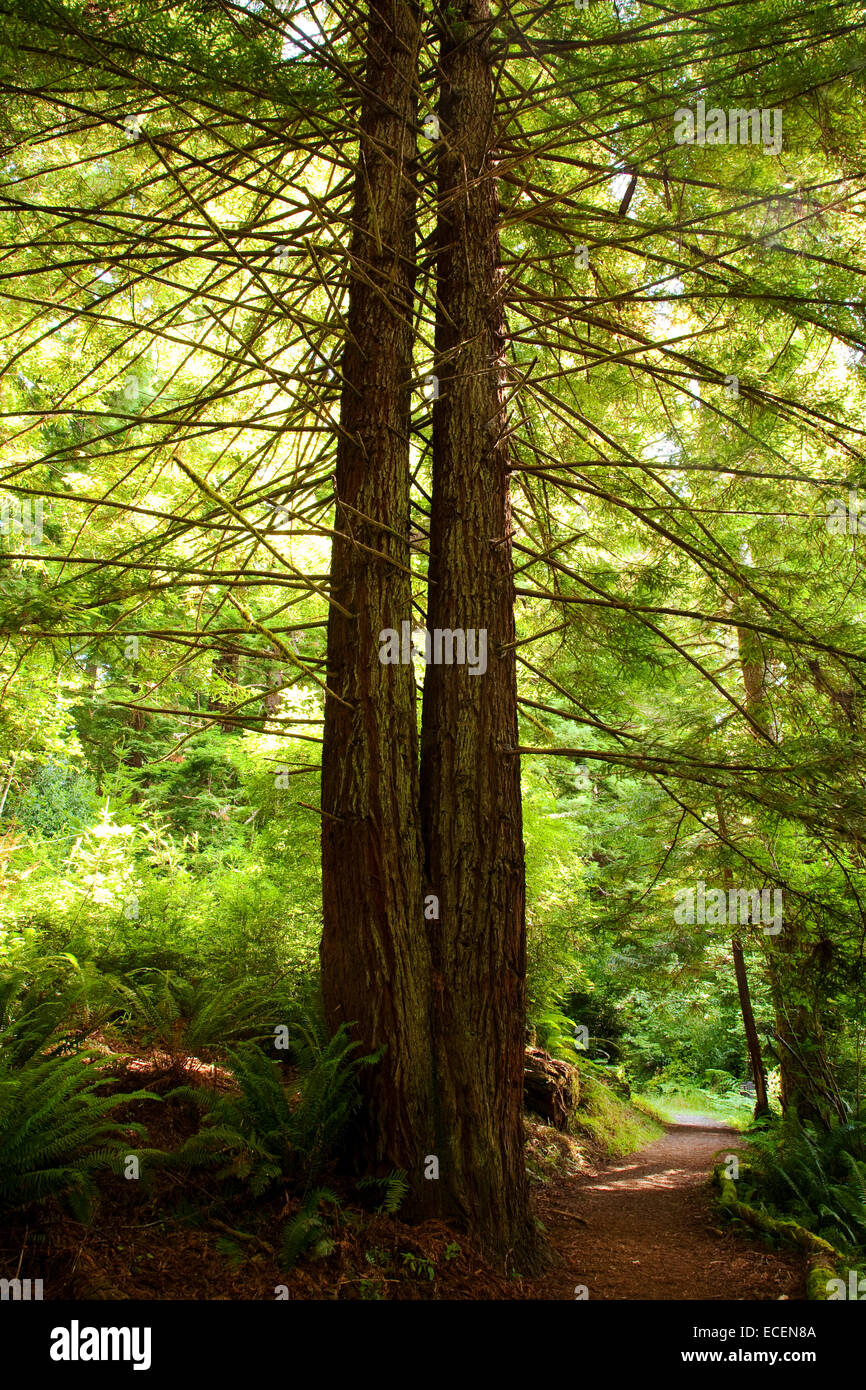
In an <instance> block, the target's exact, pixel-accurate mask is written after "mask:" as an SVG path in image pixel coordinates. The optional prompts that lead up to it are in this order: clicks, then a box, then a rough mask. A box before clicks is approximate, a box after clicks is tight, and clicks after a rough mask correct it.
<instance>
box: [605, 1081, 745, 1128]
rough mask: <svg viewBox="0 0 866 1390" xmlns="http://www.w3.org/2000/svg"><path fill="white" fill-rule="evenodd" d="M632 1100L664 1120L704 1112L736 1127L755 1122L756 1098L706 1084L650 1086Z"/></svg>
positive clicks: (692, 1117)
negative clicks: (731, 1092) (666, 1087)
mask: <svg viewBox="0 0 866 1390" xmlns="http://www.w3.org/2000/svg"><path fill="white" fill-rule="evenodd" d="M632 1104H633V1105H634V1106H635V1107H636V1108H637V1109H638V1110H640V1111H641V1113H642V1114H644V1115H647V1116H649V1117H651V1118H652V1119H655V1120H657V1121H661V1123H662V1124H676V1123H677V1120H678V1119H679V1117H681V1116H683V1115H686V1114H687V1115H688V1116H689V1118H690V1119H692V1120H693V1119H694V1117H695V1116H698V1115H701V1116H704V1117H705V1118H706V1119H709V1120H719V1121H721V1122H723V1123H724V1124H727V1125H730V1126H731V1127H732V1128H733V1129H741V1130H742V1129H747V1128H748V1126H749V1125H750V1124H751V1122H752V1115H753V1110H754V1101H752V1100H750V1099H749V1098H748V1097H746V1096H736V1095H730V1094H728V1095H725V1094H719V1093H718V1092H715V1091H711V1090H709V1089H708V1088H707V1087H705V1086H688V1085H683V1086H680V1087H677V1088H676V1089H675V1090H667V1089H665V1090H663V1091H657V1090H648V1091H645V1092H643V1093H641V1094H640V1095H637V1094H633V1095H632Z"/></svg>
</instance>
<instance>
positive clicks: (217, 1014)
mask: <svg viewBox="0 0 866 1390" xmlns="http://www.w3.org/2000/svg"><path fill="white" fill-rule="evenodd" d="M114 989H115V992H116V995H117V999H118V1001H119V1002H120V1003H122V1005H123V1015H122V1017H121V1018H120V1019H119V1020H117V1022H118V1025H119V1026H120V1027H121V1028H123V1029H129V1030H131V1031H132V1032H133V1033H134V1034H135V1035H136V1036H137V1037H139V1038H140V1039H141V1040H142V1041H143V1042H144V1043H145V1044H146V1045H155V1046H158V1047H161V1048H164V1049H165V1050H166V1051H168V1052H171V1053H192V1054H193V1055H198V1054H200V1053H201V1052H202V1051H203V1050H204V1049H205V1048H211V1047H214V1046H217V1045H219V1044H224V1043H227V1042H231V1041H233V1040H234V1039H236V1038H238V1037H241V1036H243V1035H244V1034H250V1033H253V1034H258V1035H260V1036H264V1035H265V1033H266V1031H267V1030H266V1029H264V1030H263V1020H265V1019H266V1018H267V1017H268V1014H269V1013H272V1012H273V1010H274V1009H275V1008H278V1007H279V1000H278V999H276V998H275V995H274V990H273V987H272V986H270V985H269V984H268V982H267V981H264V980H255V979H244V980H236V981H233V982H226V981H222V982H219V981H217V980H215V979H214V978H213V977H206V978H205V979H204V980H199V981H193V980H190V979H188V978H186V977H185V976H183V975H180V974H178V973H177V972H175V971H173V970H153V969H150V968H143V969H141V970H138V971H133V972H132V973H131V974H130V975H128V976H127V977H126V980H125V981H124V980H117V981H115V983H114Z"/></svg>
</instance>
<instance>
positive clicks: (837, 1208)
mask: <svg viewBox="0 0 866 1390" xmlns="http://www.w3.org/2000/svg"><path fill="white" fill-rule="evenodd" d="M737 1186H738V1196H739V1198H740V1200H742V1201H745V1202H747V1203H749V1204H751V1205H752V1206H757V1207H759V1208H764V1209H765V1210H769V1211H770V1212H771V1213H775V1214H779V1215H782V1216H785V1217H790V1218H792V1219H793V1220H795V1221H797V1222H798V1223H799V1224H800V1225H802V1226H805V1227H806V1228H807V1230H810V1231H812V1232H813V1233H814V1234H815V1235H817V1236H820V1237H821V1238H822V1239H823V1240H826V1241H828V1242H829V1243H830V1244H831V1245H834V1246H836V1247H837V1248H839V1249H843V1250H846V1251H847V1252H848V1253H850V1254H859V1255H860V1256H862V1255H863V1254H864V1253H866V1123H864V1122H863V1121H857V1122H851V1123H850V1124H845V1125H837V1126H836V1127H835V1128H833V1129H831V1130H830V1131H829V1133H823V1132H818V1131H816V1130H814V1129H812V1128H810V1127H809V1126H807V1125H803V1124H801V1123H800V1121H799V1120H798V1119H797V1117H796V1115H795V1114H793V1113H789V1114H788V1115H785V1116H783V1117H782V1118H781V1119H779V1120H777V1121H776V1123H775V1124H774V1125H772V1126H771V1127H770V1128H769V1129H768V1130H767V1131H766V1132H764V1133H757V1132H756V1133H753V1134H750V1135H749V1147H748V1151H747V1154H746V1162H745V1164H744V1165H743V1166H742V1167H741V1178H740V1182H739V1183H738V1185H737Z"/></svg>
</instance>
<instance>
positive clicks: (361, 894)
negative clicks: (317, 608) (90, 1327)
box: [321, 0, 435, 1205]
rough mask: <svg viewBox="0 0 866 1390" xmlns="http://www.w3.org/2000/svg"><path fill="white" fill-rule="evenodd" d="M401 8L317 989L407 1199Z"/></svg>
mask: <svg viewBox="0 0 866 1390" xmlns="http://www.w3.org/2000/svg"><path fill="white" fill-rule="evenodd" d="M419 42H420V28H419V14H418V9H417V7H416V6H415V5H414V4H407V3H403V0H374V3H373V4H372V5H371V7H370V14H369V27H368V35H367V61H366V73H365V79H364V90H365V95H364V98H363V105H362V113H361V135H360V147H359V152H358V167H357V174H356V181H355V194H354V233H353V236H352V240H351V246H350V265H351V272H350V273H351V282H350V296H349V309H348V316H347V326H346V343H345V350H344V354H343V359H342V376H343V382H342V396H341V409H340V437H339V443H338V453H337V464H336V520H335V527H336V530H337V535H336V536H335V539H334V544H333V554H332V561H331V609H330V618H329V625H328V695H327V698H326V705H325V728H324V748H323V758H322V815H323V822H322V870H323V913H324V931H323V936H322V944H321V962H322V988H323V994H324V1002H325V1009H326V1014H327V1018H328V1022H329V1024H330V1026H331V1027H332V1028H336V1027H337V1026H339V1025H340V1024H341V1023H348V1024H353V1025H355V1027H354V1028H353V1036H354V1037H355V1038H356V1039H357V1041H358V1042H359V1043H360V1044H361V1046H362V1047H363V1048H364V1049H365V1050H368V1049H370V1048H379V1047H384V1048H385V1049H386V1051H385V1053H384V1056H383V1058H382V1061H381V1062H380V1064H379V1065H378V1066H377V1067H376V1068H375V1069H364V1070H365V1084H366V1086H367V1094H366V1096H365V1100H366V1104H365V1107H364V1114H363V1121H362V1123H361V1125H360V1126H359V1129H358V1130H357V1132H356V1134H355V1142H356V1150H357V1155H358V1158H359V1160H360V1161H362V1162H363V1163H364V1164H365V1166H366V1167H367V1168H368V1169H369V1168H370V1167H371V1166H376V1165H377V1164H379V1165H382V1166H383V1167H386V1168H387V1167H394V1166H396V1167H400V1168H404V1169H405V1170H406V1172H407V1174H408V1175H409V1178H410V1182H411V1185H412V1187H413V1191H414V1196H415V1202H416V1205H417V1204H419V1203H423V1200H424V1197H425V1196H426V1197H427V1199H428V1201H429V1200H432V1199H433V1197H434V1196H435V1184H434V1183H432V1182H428V1181H425V1179H424V1178H423V1165H424V1159H425V1156H426V1155H427V1154H428V1153H435V1145H434V1143H433V1133H434V1124H433V1116H434V1097H433V1075H432V1046H431V1038H430V990H431V976H430V956H429V949H428V945H427V940H426V934H425V928H424V917H423V901H422V878H421V849H420V831H419V817H418V748H417V729H416V704H415V684H414V673H413V669H412V667H411V665H383V664H381V663H380V661H379V633H380V632H381V631H382V630H383V629H385V628H395V627H396V628H399V626H400V622H401V621H402V620H404V619H407V618H409V617H410V615H411V602H412V593H411V574H410V568H409V566H410V552H409V487H410V467H409V429H410V393H411V376H412V341H413V333H412V323H411V317H412V298H413V290H414V279H415V185H414V179H415V171H414V164H413V160H414V157H415V147H416V138H415V133H414V132H415V127H416V120H417V118H416V104H417V95H416V94H417V79H416V71H417V55H418V50H419Z"/></svg>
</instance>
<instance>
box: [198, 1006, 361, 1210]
mask: <svg viewBox="0 0 866 1390" xmlns="http://www.w3.org/2000/svg"><path fill="white" fill-rule="evenodd" d="M356 1048H357V1043H353V1042H352V1041H351V1040H350V1039H349V1037H348V1029H347V1027H346V1026H345V1025H343V1026H342V1027H341V1028H340V1029H339V1030H338V1031H337V1032H336V1033H335V1034H334V1036H333V1037H332V1038H331V1039H330V1040H329V1041H327V1042H322V1041H321V1040H320V1039H319V1038H317V1037H316V1035H315V1033H314V1032H313V1031H312V1030H310V1031H306V1030H305V1031H304V1033H303V1035H302V1038H301V1040H300V1042H299V1043H298V1044H297V1045H296V1052H297V1055H298V1060H299V1066H300V1071H301V1075H300V1079H299V1081H298V1083H297V1085H296V1087H295V1088H294V1090H293V1091H289V1090H288V1089H287V1088H286V1087H285V1085H284V1084H283V1077H282V1071H281V1068H280V1065H279V1063H278V1062H275V1061H272V1060H271V1059H270V1058H268V1057H266V1056H265V1055H264V1053H262V1051H261V1050H260V1049H259V1048H258V1047H257V1046H256V1045H255V1043H252V1042H247V1043H241V1044H239V1046H238V1047H237V1048H235V1049H234V1050H230V1051H229V1061H230V1065H231V1069H232V1071H233V1073H234V1078H235V1081H236V1082H237V1085H238V1091H239V1093H238V1094H237V1095H215V1094H214V1093H212V1092H211V1093H207V1092H201V1091H196V1089H195V1088H193V1087H178V1088H177V1089H176V1090H174V1091H172V1093H171V1094H172V1096H173V1097H178V1098H179V1097H183V1098H184V1099H188V1100H193V1101H195V1102H196V1103H197V1104H198V1105H199V1106H200V1107H201V1108H202V1109H203V1110H204V1112H205V1113H204V1121H203V1125H202V1128H201V1129H200V1130H199V1132H198V1134H196V1135H193V1136H192V1137H191V1138H190V1139H188V1140H187V1142H186V1144H184V1146H183V1148H182V1149H181V1150H180V1151H179V1155H178V1158H179V1160H180V1161H182V1162H189V1163H203V1164H208V1163H215V1162H220V1161H222V1160H224V1159H225V1158H226V1157H229V1160H230V1161H229V1163H228V1165H227V1166H225V1167H224V1168H223V1170H222V1172H223V1175H224V1176H231V1177H235V1178H238V1179H240V1180H242V1181H245V1182H249V1184H250V1186H251V1188H252V1191H253V1192H254V1193H255V1194H257V1195H258V1194H259V1193H261V1192H263V1191H265V1189H266V1188H267V1187H269V1186H270V1185H271V1183H273V1182H275V1181H277V1180H279V1179H284V1178H288V1177H299V1176H302V1175H304V1176H306V1178H307V1180H310V1179H311V1178H313V1177H314V1176H315V1174H316V1173H317V1172H318V1171H319V1170H320V1168H321V1166H322V1164H323V1162H324V1161H325V1159H326V1158H327V1156H328V1154H329V1153H331V1152H332V1151H333V1149H334V1148H335V1146H336V1144H337V1143H338V1141H339V1139H340V1137H341V1135H342V1134H343V1132H344V1130H345V1127H346V1125H347V1124H348V1122H349V1120H350V1119H351V1118H352V1116H353V1115H354V1114H355V1112H356V1110H357V1109H358V1106H359V1104H360V1094H359V1091H358V1086H357V1072H358V1069H359V1067H361V1066H365V1065H370V1064H371V1063H373V1062H375V1061H376V1060H377V1059H378V1057H379V1055H380V1054H378V1053H375V1054H371V1055H369V1056H366V1057H357V1058H353V1057H352V1056H351V1055H350V1054H351V1053H352V1052H353V1051H354V1050H355V1049H356Z"/></svg>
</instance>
